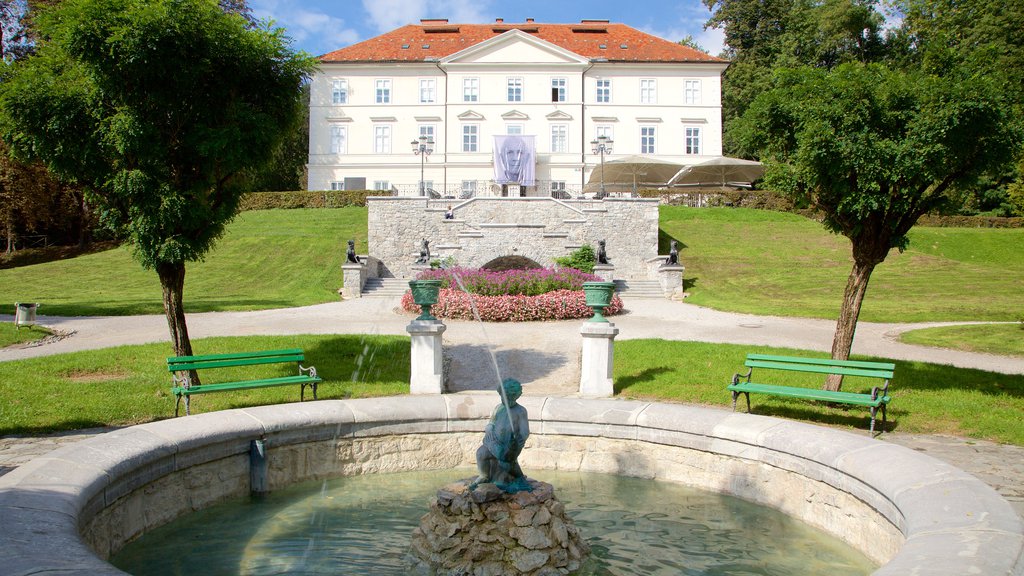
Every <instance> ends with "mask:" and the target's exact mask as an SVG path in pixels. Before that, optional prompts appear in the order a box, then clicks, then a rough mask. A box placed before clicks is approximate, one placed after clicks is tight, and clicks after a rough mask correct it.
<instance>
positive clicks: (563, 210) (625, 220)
mask: <svg viewBox="0 0 1024 576" xmlns="http://www.w3.org/2000/svg"><path fill="white" fill-rule="evenodd" d="M449 204H450V205H451V206H452V209H453V212H454V215H455V219H453V220H445V218H444V213H445V211H446V210H447V206H448V205H449ZM366 205H367V211H368V215H367V224H368V229H369V230H368V234H369V238H368V240H369V254H370V256H372V257H374V258H377V259H379V260H380V261H381V262H382V263H383V266H384V267H385V268H386V271H385V272H384V274H383V276H385V277H387V276H393V277H395V278H411V277H412V276H414V275H415V270H414V269H413V267H414V264H415V262H416V259H417V258H418V257H419V254H420V245H421V243H422V241H423V239H424V238H426V239H427V240H429V241H430V255H431V258H433V259H444V258H447V257H452V258H454V259H455V261H456V262H457V263H458V265H460V266H464V267H469V268H476V267H480V266H482V265H484V264H486V263H487V262H489V261H491V260H493V259H495V258H498V257H499V256H525V257H527V258H530V259H532V260H534V261H536V262H537V263H538V264H541V265H542V266H545V267H549V266H552V265H554V259H555V258H556V257H561V256H566V255H568V254H569V253H570V252H572V251H573V250H575V249H576V248H579V247H580V246H582V245H584V244H590V245H591V246H593V247H594V249H595V250H597V243H598V241H599V240H605V242H606V246H607V253H608V258H609V261H610V262H611V264H612V265H614V267H615V268H614V274H615V277H616V278H635V279H651V280H653V279H656V277H657V276H652V275H651V272H650V270H649V269H648V266H647V264H646V262H647V260H648V259H650V258H655V257H657V255H658V201H657V200H656V199H638V200H634V199H629V200H625V199H606V200H603V201H600V200H598V201H594V200H585V201H584V200H556V199H554V198H472V199H469V200H464V201H458V200H451V201H449V200H428V199H426V198H416V197H371V198H367V203H366Z"/></svg>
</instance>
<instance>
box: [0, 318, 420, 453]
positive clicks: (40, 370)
mask: <svg viewBox="0 0 1024 576" xmlns="http://www.w3.org/2000/svg"><path fill="white" fill-rule="evenodd" d="M192 346H193V350H194V351H195V353H196V354H218V353H227V352H237V351H241V350H272V349H280V348H293V347H294V348H302V349H303V350H304V351H305V353H306V359H307V363H306V364H305V365H306V366H309V365H313V366H316V369H317V374H318V375H319V376H320V377H321V378H323V379H324V382H322V383H321V384H320V385H319V393H318V396H319V398H321V399H331V398H349V397H357V398H358V397H366V396H388V395H394V394H408V392H409V338H408V337H402V336H359V335H355V336H352V335H327V336H319V335H318V336H251V337H250V336H247V337H238V338H204V339H200V340H193V341H192ZM170 352H171V350H170V345H169V344H167V343H154V344H145V345H139V346H120V347H117V348H106V349H103V350H90V351H85V352H75V353H72V354H61V355H56V356H47V357H42V358H34V359H31V360H15V361H10V362H0V397H2V398H3V402H0V436H3V435H5V434H14V433H20V434H25V433H27V434H34V433H40V432H50V431H55V430H73V429H78V428H89V427H94V426H104V425H128V424H139V423H142V422H150V421H152V420H159V419H161V418H169V417H172V416H174V403H175V398H174V397H173V396H171V394H170V390H171V376H170V373H169V372H167V356H169V355H170ZM293 373H296V368H295V367H294V366H287V365H279V366H257V367H248V368H245V369H237V370H232V369H224V370H213V371H204V372H200V378H202V379H203V382H204V383H213V382H226V381H230V380H229V379H230V378H243V379H245V378H255V377H257V376H259V377H269V376H285V375H290V374H293ZM298 400H299V387H298V386H297V385H296V386H279V387H275V388H260V389H255V390H240V391H231V392H221V393H211V394H201V395H197V396H196V397H195V398H193V400H192V410H193V412H194V413H195V412H211V411H213V410H223V409H227V408H237V407H241V406H254V405H260V404H280V403H284V402H298ZM182 413H184V408H182Z"/></svg>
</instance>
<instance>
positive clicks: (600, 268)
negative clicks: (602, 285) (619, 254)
mask: <svg viewBox="0 0 1024 576" xmlns="http://www.w3.org/2000/svg"><path fill="white" fill-rule="evenodd" d="M594 276H597V277H599V278H601V280H603V281H605V282H614V281H615V266H612V265H611V264H594Z"/></svg>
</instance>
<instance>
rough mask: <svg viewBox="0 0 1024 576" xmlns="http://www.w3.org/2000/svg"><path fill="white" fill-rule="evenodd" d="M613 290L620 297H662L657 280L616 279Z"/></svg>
mask: <svg viewBox="0 0 1024 576" xmlns="http://www.w3.org/2000/svg"><path fill="white" fill-rule="evenodd" d="M615 291H616V292H618V294H619V297H620V298H664V297H665V293H664V292H663V291H662V290H661V283H660V282H658V281H657V280H616V281H615Z"/></svg>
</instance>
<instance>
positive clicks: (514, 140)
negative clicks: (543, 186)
mask: <svg viewBox="0 0 1024 576" xmlns="http://www.w3.org/2000/svg"><path fill="white" fill-rule="evenodd" d="M535 152H536V148H535V145H534V137H533V136H520V135H518V134H515V135H502V136H495V137H494V181H495V182H497V183H498V184H519V185H520V186H533V185H534V184H535V181H534V180H535V174H536V172H535V164H536V158H537V155H536V153H535Z"/></svg>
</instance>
